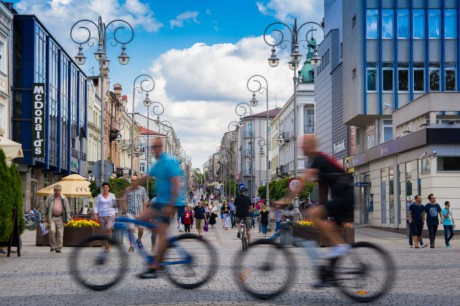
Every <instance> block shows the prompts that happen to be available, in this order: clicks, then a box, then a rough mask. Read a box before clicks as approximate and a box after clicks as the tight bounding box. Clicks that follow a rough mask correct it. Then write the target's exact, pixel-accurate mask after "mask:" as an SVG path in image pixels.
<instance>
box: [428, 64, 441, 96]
mask: <svg viewBox="0 0 460 306" xmlns="http://www.w3.org/2000/svg"><path fill="white" fill-rule="evenodd" d="M439 73H440V72H439V63H430V90H431V91H439V88H440V86H439Z"/></svg>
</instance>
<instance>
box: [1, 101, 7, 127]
mask: <svg viewBox="0 0 460 306" xmlns="http://www.w3.org/2000/svg"><path fill="white" fill-rule="evenodd" d="M5 109H6V107H5V105H3V104H2V103H0V128H2V129H3V130H5V127H6V124H5V119H6V118H5Z"/></svg>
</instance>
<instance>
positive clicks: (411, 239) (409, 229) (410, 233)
mask: <svg viewBox="0 0 460 306" xmlns="http://www.w3.org/2000/svg"><path fill="white" fill-rule="evenodd" d="M417 197H418V201H419V202H418V203H419V205H421V204H422V197H421V196H419V195H416V196H415V198H414V202H408V203H407V204H406V205H407V206H406V212H407V236H408V238H409V246H410V248H411V249H412V248H413V247H414V227H413V226H412V223H411V222H409V208H410V206H411V205H413V204H416V201H417V200H416V199H417ZM307 205H308V204H307ZM422 207H423V209H425V206H423V205H422ZM423 223H425V221H423V222H422V229H423ZM418 239H419V244H420V247H422V248H425V247H427V244H425V243H423V239H422V236H420V237H418Z"/></svg>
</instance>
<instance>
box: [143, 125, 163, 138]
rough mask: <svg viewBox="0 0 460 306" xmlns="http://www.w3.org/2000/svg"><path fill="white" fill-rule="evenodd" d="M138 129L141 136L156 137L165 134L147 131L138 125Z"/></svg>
mask: <svg viewBox="0 0 460 306" xmlns="http://www.w3.org/2000/svg"><path fill="white" fill-rule="evenodd" d="M138 127H139V129H140V130H141V135H156V136H166V135H165V134H161V133H158V132H156V131H152V130H147V129H146V128H144V127H143V126H140V125H138Z"/></svg>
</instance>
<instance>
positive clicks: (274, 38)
mask: <svg viewBox="0 0 460 306" xmlns="http://www.w3.org/2000/svg"><path fill="white" fill-rule="evenodd" d="M307 25H311V26H313V27H314V28H312V29H310V30H309V31H307V32H306V34H305V40H302V41H299V33H300V31H301V30H302V29H303V28H304V27H306V26H307ZM315 28H317V29H321V30H322V32H323V38H324V37H325V36H326V35H325V34H326V33H325V31H324V28H323V27H322V26H321V25H320V24H319V23H317V22H314V21H309V22H305V23H303V24H302V25H300V26H299V27H297V19H295V20H294V25H293V27H292V28H291V27H290V26H289V25H287V24H285V23H283V22H273V23H271V24H269V25H268V26H267V27H266V28H265V31H264V41H265V43H266V44H267V45H269V46H270V47H272V49H271V51H272V54H271V57H270V58H269V59H268V63H269V65H270V66H271V67H276V66H278V63H279V59H278V58H277V57H276V48H277V47H281V48H284V47H285V44H287V43H290V44H291V54H290V61H289V68H290V69H292V70H293V71H294V77H293V80H294V82H293V83H294V97H293V100H294V177H297V170H298V169H297V168H298V166H297V163H298V160H297V154H298V147H297V84H298V81H299V78H298V77H297V69H298V67H299V64H300V61H301V59H302V55H301V54H300V52H299V42H306V44H307V49H309V48H313V50H314V54H313V58H312V59H311V64H312V65H319V64H320V62H321V58H319V56H318V48H319V44H317V43H316V40H315V39H314V38H313V32H314V31H315ZM283 30H288V32H289V34H290V36H291V37H290V39H289V38H286V37H285V35H284V32H283ZM310 32H311V33H312V34H311V35H312V36H311V39H310V40H309V39H308V33H310ZM271 34H275V35H271ZM269 37H270V38H269ZM292 213H293V216H294V220H295V221H296V220H298V218H299V217H300V211H299V199H298V197H297V195H296V197H295V198H294V210H293V211H292Z"/></svg>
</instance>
